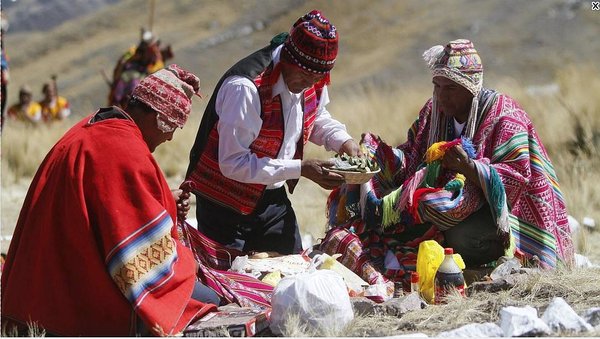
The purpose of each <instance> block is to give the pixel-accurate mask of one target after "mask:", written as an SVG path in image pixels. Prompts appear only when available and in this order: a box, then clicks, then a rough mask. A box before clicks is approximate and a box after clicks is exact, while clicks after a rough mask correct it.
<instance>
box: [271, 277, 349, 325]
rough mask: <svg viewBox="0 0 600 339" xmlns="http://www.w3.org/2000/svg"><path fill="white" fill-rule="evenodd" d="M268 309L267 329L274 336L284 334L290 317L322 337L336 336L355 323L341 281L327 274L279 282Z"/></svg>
mask: <svg viewBox="0 0 600 339" xmlns="http://www.w3.org/2000/svg"><path fill="white" fill-rule="evenodd" d="M271 306H272V307H273V310H272V312H271V325H270V327H271V331H273V333H274V334H277V335H282V334H284V333H283V332H284V331H285V326H286V324H287V323H288V319H289V318H290V317H298V318H299V319H298V320H299V322H300V323H301V324H303V325H307V326H308V327H309V328H310V329H314V330H315V331H320V333H324V334H335V333H337V332H339V331H340V330H342V329H343V328H344V327H345V326H346V325H347V324H348V323H349V322H350V321H352V319H354V312H353V311H352V305H351V304H350V297H349V296H348V291H347V289H346V284H345V283H344V280H343V279H342V277H341V276H340V275H339V274H337V273H335V272H333V271H329V270H317V271H314V272H310V273H301V274H298V275H295V276H293V277H287V278H283V279H281V281H280V282H279V284H278V285H277V287H276V288H275V291H274V292H273V298H272V300H271Z"/></svg>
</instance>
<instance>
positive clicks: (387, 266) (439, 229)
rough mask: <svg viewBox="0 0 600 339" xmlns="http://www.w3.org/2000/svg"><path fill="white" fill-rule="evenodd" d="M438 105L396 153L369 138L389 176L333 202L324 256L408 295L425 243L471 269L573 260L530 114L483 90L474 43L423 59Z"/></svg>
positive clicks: (344, 191) (459, 43)
mask: <svg viewBox="0 0 600 339" xmlns="http://www.w3.org/2000/svg"><path fill="white" fill-rule="evenodd" d="M424 58H425V60H426V61H427V63H428V65H429V67H430V69H431V71H432V82H433V96H432V98H431V99H429V100H428V101H427V102H426V103H425V105H424V106H423V108H422V109H421V111H420V113H419V116H418V118H417V119H416V121H415V122H414V124H413V125H412V126H411V127H410V129H409V130H408V138H407V141H406V142H405V143H404V144H402V145H400V146H398V147H390V146H388V145H386V144H385V143H384V142H383V141H382V140H381V139H380V138H379V137H377V136H375V135H373V134H365V135H364V136H363V140H362V141H361V143H362V144H363V145H364V146H365V147H366V148H367V149H368V150H369V154H370V156H373V157H374V158H375V159H377V161H378V163H379V164H380V167H381V168H382V171H381V172H380V174H378V175H376V176H375V177H374V178H373V179H371V181H370V182H369V183H367V184H365V185H362V186H350V185H344V186H342V187H341V188H340V189H338V190H335V191H334V192H332V194H331V195H330V197H329V201H328V211H329V224H330V226H331V227H332V229H331V230H330V231H329V232H328V234H327V236H326V239H325V240H324V241H323V243H322V244H321V249H322V250H324V251H325V252H328V253H330V254H333V253H334V252H340V253H342V254H343V256H342V259H341V261H342V262H344V263H345V264H346V265H347V266H348V267H349V268H350V269H352V270H354V271H355V272H357V273H359V274H360V275H361V276H362V277H363V279H365V280H367V281H369V282H370V283H374V282H376V281H378V280H379V281H381V280H383V279H382V276H381V273H382V272H383V273H384V275H385V277H386V278H390V279H393V280H396V281H403V282H404V283H405V287H408V286H410V283H409V278H410V271H414V270H415V264H416V257H417V250H418V247H419V244H420V243H421V242H422V241H424V240H430V239H433V240H436V241H438V243H440V244H441V245H442V246H445V247H453V248H454V253H459V254H460V255H461V256H462V258H463V259H464V261H465V263H466V266H467V268H478V267H482V266H490V267H493V265H494V262H495V261H496V260H497V259H498V258H499V257H501V256H503V255H507V256H509V257H512V256H517V257H519V258H520V259H522V260H523V261H532V262H536V263H537V264H538V265H540V266H541V267H543V268H554V267H556V266H557V265H558V263H559V262H562V263H564V264H567V265H570V264H571V263H572V261H573V256H574V249H573V243H572V240H571V237H570V230H569V224H568V222H567V212H566V208H565V202H564V199H563V195H562V193H561V191H560V188H559V186H558V180H557V177H556V173H555V171H554V168H553V165H552V163H551V161H550V159H549V157H548V154H547V153H546V150H545V149H544V146H543V144H542V142H541V140H540V138H539V136H538V135H537V133H536V131H535V129H534V127H533V123H532V122H531V119H530V118H529V116H528V114H527V113H526V112H525V110H524V109H523V108H522V107H521V106H520V105H519V104H518V103H517V102H516V101H515V100H514V99H512V98H511V97H509V96H508V95H505V94H502V93H499V92H497V91H495V90H492V89H487V88H484V87H483V65H482V63H481V58H480V56H479V54H478V53H477V51H476V50H475V47H474V46H473V44H472V43H471V42H470V41H469V40H464V39H461V40H455V41H451V42H449V43H448V44H447V45H446V46H434V47H432V48H431V49H429V50H428V51H426V52H425V53H424Z"/></svg>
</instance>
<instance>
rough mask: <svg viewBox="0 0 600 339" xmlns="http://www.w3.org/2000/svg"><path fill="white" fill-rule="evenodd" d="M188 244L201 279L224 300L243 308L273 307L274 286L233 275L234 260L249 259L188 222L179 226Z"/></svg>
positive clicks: (244, 276) (237, 274) (241, 275)
mask: <svg viewBox="0 0 600 339" xmlns="http://www.w3.org/2000/svg"><path fill="white" fill-rule="evenodd" d="M177 226H178V228H179V231H180V232H181V239H182V240H183V242H184V244H185V245H186V246H187V247H189V248H191V249H192V252H193V253H194V257H195V258H196V262H197V263H198V267H199V270H198V278H199V280H200V281H202V283H203V284H205V285H207V286H209V287H210V288H212V289H213V290H214V291H215V292H216V293H217V294H218V295H219V297H221V299H223V300H225V301H226V302H228V303H236V304H238V305H240V306H242V307H253V308H260V309H266V308H270V307H271V297H272V295H273V286H271V285H269V284H267V283H264V282H262V281H260V280H258V279H256V278H253V277H250V276H248V275H245V274H241V273H235V272H229V271H227V269H229V268H231V263H232V262H233V260H234V259H235V258H236V257H237V256H240V255H245V253H242V252H240V251H237V250H235V249H231V248H226V247H225V246H223V245H221V244H219V243H218V242H216V241H213V240H211V239H209V238H208V237H206V236H205V235H203V234H202V233H200V232H199V231H198V230H197V229H195V228H193V227H191V226H190V225H189V224H188V223H187V222H179V224H178V225H177Z"/></svg>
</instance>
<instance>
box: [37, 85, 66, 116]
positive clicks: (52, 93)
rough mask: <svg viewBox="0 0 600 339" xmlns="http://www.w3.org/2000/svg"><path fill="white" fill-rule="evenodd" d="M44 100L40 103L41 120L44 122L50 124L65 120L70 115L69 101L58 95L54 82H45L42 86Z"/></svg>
mask: <svg viewBox="0 0 600 339" xmlns="http://www.w3.org/2000/svg"><path fill="white" fill-rule="evenodd" d="M42 94H43V95H44V98H43V99H42V101H40V105H41V106H42V119H43V120H44V121H45V122H52V121H58V120H63V119H66V118H67V117H68V116H69V115H71V108H69V101H68V100H67V99H66V98H65V97H62V96H59V95H58V90H57V88H56V81H52V82H47V83H45V84H44V85H43V86H42Z"/></svg>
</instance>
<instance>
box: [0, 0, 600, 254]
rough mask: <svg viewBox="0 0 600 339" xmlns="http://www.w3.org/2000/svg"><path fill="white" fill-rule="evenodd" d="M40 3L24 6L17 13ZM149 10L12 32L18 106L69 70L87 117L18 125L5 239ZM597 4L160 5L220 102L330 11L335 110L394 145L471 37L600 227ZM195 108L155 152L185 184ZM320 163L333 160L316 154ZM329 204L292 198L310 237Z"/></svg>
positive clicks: (111, 11) (141, 7)
mask: <svg viewBox="0 0 600 339" xmlns="http://www.w3.org/2000/svg"><path fill="white" fill-rule="evenodd" d="M32 1H35V0H27V1H24V0H19V1H18V2H17V3H16V4H15V5H13V6H11V7H17V6H25V5H30V4H31V2H32ZM149 3H150V2H149V1H144V0H129V1H121V2H118V3H116V4H114V5H108V6H105V7H102V8H101V9H100V10H98V11H96V12H94V13H91V14H86V15H84V16H80V17H77V18H75V19H72V20H69V21H66V22H65V23H64V24H62V25H59V26H56V27H54V28H52V29H48V30H45V31H29V32H12V33H11V32H10V31H9V32H8V34H7V35H6V37H5V43H6V49H7V51H8V54H9V56H10V58H11V82H10V85H9V103H12V102H14V101H15V99H16V93H17V91H18V88H19V87H20V86H21V85H22V84H25V83H27V84H29V85H30V86H32V87H33V88H34V90H35V91H36V93H34V95H35V96H36V98H37V99H40V98H41V93H39V91H40V90H41V85H42V83H43V82H44V81H48V80H49V78H50V75H52V74H57V75H58V84H59V92H60V94H61V95H63V96H66V97H68V98H69V100H70V101H71V102H72V108H73V111H74V115H75V116H74V117H72V118H71V119H70V120H68V121H66V122H64V123H62V124H57V125H54V126H51V127H44V128H41V129H31V128H27V127H24V126H17V125H15V124H12V125H11V124H10V122H9V124H8V125H6V126H5V128H6V130H5V131H4V133H3V134H4V135H3V136H2V232H1V233H2V235H5V234H10V233H11V232H12V227H14V223H15V221H16V218H17V214H18V210H19V209H20V205H21V203H22V199H23V196H24V193H25V192H24V189H25V188H26V187H27V186H28V182H29V180H31V176H32V175H33V173H34V172H35V170H36V169H37V166H38V164H39V163H40V162H41V160H42V158H43V156H44V155H45V153H46V152H47V151H48V150H49V148H50V147H51V145H53V144H54V142H55V141H56V140H57V139H58V138H59V137H60V135H62V133H63V132H64V131H65V130H66V129H67V128H68V127H69V126H70V125H72V124H73V123H74V122H75V121H76V120H77V119H78V117H81V116H83V115H85V114H88V113H90V112H91V111H92V110H95V109H96V108H97V107H99V106H103V105H105V104H106V96H107V92H108V91H107V85H106V84H105V83H104V80H103V79H102V76H101V73H100V72H101V71H105V72H106V73H107V74H110V73H111V72H112V68H113V66H114V63H115V61H116V59H117V58H118V56H119V55H120V54H121V53H123V52H124V51H125V50H126V49H127V48H128V47H130V46H131V45H133V44H135V43H136V42H137V41H138V39H139V29H140V27H141V26H147V25H148V11H149ZM589 6H590V3H589V2H586V1H560V0H547V1H524V0H520V1H519V0H506V1H499V0H498V1H493V0H480V1H476V0H454V1H433V0H414V1H396V0H374V1H362V0H345V1H342V0H337V1H315V0H307V1H293V0H254V1H246V0H244V1H242V0H227V1H216V0H214V1H208V0H203V1H199V0H173V1H156V13H155V17H154V31H155V33H157V34H158V35H159V37H160V38H161V40H162V41H163V43H164V44H169V43H170V44H172V46H173V49H174V52H175V58H174V60H173V62H174V63H177V64H179V65H181V66H182V67H184V68H188V69H190V70H192V71H193V72H195V73H196V74H198V75H199V76H200V78H201V79H202V84H203V92H204V93H205V94H206V95H207V96H209V95H211V94H212V90H213V87H214V85H215V84H216V82H217V80H218V78H219V77H220V76H221V74H222V73H223V71H225V70H226V69H227V68H228V67H229V66H230V65H231V64H233V63H234V62H235V61H237V60H238V59H239V58H241V57H243V56H245V55H246V54H248V53H250V52H251V51H253V50H255V49H257V48H259V47H262V46H263V45H264V44H265V43H266V42H268V41H269V39H270V38H271V37H272V36H273V35H275V34H276V33H279V32H281V31H287V30H288V29H289V27H290V25H291V24H292V23H293V22H294V21H295V20H296V19H297V18H298V17H299V16H300V15H302V14H304V13H305V12H307V11H308V10H310V9H313V8H319V9H321V10H322V11H323V12H324V13H325V15H326V16H328V17H329V18H330V19H331V21H332V22H333V23H334V24H335V25H336V26H337V28H338V30H339V32H340V54H339V56H338V61H337V62H336V67H335V69H334V71H333V74H332V82H333V83H332V86H331V97H332V103H331V104H330V106H329V109H330V111H331V112H332V113H333V114H334V116H336V117H338V118H339V119H340V120H341V121H343V122H344V123H345V124H346V125H347V127H348V129H349V131H350V133H351V134H352V135H354V136H355V137H357V138H358V137H360V134H361V133H362V132H365V131H372V132H375V133H378V134H380V135H381V136H382V137H383V138H384V139H385V140H386V141H388V142H389V143H391V144H398V143H400V142H402V141H403V140H404V139H405V134H406V129H407V127H408V125H409V124H410V123H411V122H412V120H413V119H414V117H415V115H416V113H417V112H418V110H419V108H420V106H421V105H422V104H423V103H424V101H425V100H426V99H427V98H428V97H429V96H430V94H431V86H430V81H431V79H430V76H429V74H428V72H427V70H426V68H425V66H424V63H423V62H422V61H421V53H422V52H423V51H424V50H425V49H427V48H428V47H430V46H432V45H434V44H443V43H445V42H447V41H448V40H450V39H454V38H459V37H464V38H469V39H471V40H473V41H474V42H475V44H476V47H477V49H478V50H479V52H480V54H481V56H482V59H483V63H484V66H485V83H486V85H487V86H489V87H493V88H498V89H500V90H503V91H505V92H508V93H509V94H511V95H512V96H514V97H515V98H517V99H518V100H519V101H520V102H521V103H522V104H523V106H524V107H525V108H526V109H527V110H528V111H529V112H530V114H531V116H532V119H533V121H534V123H535V125H536V128H537V130H538V132H539V133H540V135H541V137H542V140H543V141H544V143H545V145H546V146H547V148H548V151H549V152H550V155H551V158H552V160H553V161H554V162H555V165H556V167H557V172H558V175H559V178H560V179H561V184H562V186H563V190H564V191H565V196H566V198H567V202H568V206H569V213H571V214H573V215H574V216H576V217H577V218H578V219H581V218H582V217H583V216H588V215H589V216H592V217H594V218H595V219H596V220H600V214H599V212H598V211H600V190H598V189H597V188H595V187H594V186H593V185H591V183H593V182H598V180H600V171H598V170H597V168H599V167H598V165H600V164H598V159H600V157H598V149H597V146H598V144H600V141H597V142H595V143H594V141H593V140H594V135H600V132H599V131H600V121H599V119H600V118H599V117H600V103H599V100H598V99H597V98H596V97H597V94H596V93H598V92H600V79H599V78H598V76H597V74H598V70H597V68H596V67H594V66H593V63H594V62H595V60H596V58H597V55H599V54H600V44H597V43H592V42H593V41H596V40H597V32H599V31H600V20H599V19H600V17H599V15H600V14H599V12H593V11H591V9H590V8H589ZM9 14H10V12H9ZM9 19H10V16H9ZM194 100H195V102H194V112H195V113H194V116H193V117H192V118H191V121H190V123H189V124H188V126H187V127H186V128H185V129H183V130H182V131H180V132H177V135H176V136H175V140H174V141H173V142H171V143H168V144H166V145H164V146H161V147H160V148H159V149H158V150H157V152H156V157H157V158H158V160H159V162H160V164H161V166H162V167H163V169H164V171H165V173H166V174H167V176H168V177H169V178H170V181H171V182H172V184H173V185H177V184H179V183H180V182H181V179H182V175H183V172H184V171H185V168H186V166H187V157H188V152H189V149H190V147H191V144H192V143H193V140H194V136H195V133H196V130H197V126H198V121H199V119H200V116H201V114H202V111H203V109H204V105H205V103H206V102H207V101H208V100H206V99H205V100H203V101H202V100H198V99H194ZM577 120H578V121H580V123H581V126H582V129H581V130H580V131H577V130H576V124H575V122H576V121H577ZM575 132H577V133H575ZM575 134H579V137H580V142H579V144H578V145H579V146H577V147H576V150H580V151H581V149H583V148H586V147H587V149H588V150H587V151H585V152H580V154H579V155H578V156H573V155H572V153H571V152H570V151H569V150H570V149H573V148H572V147H571V148H570V145H572V144H573V142H574V141H576V140H577V138H576V136H575ZM596 139H600V136H599V137H597V138H596ZM307 156H312V157H328V156H330V155H329V154H326V153H325V152H324V151H322V150H320V149H318V148H317V147H314V146H310V147H308V149H307ZM326 197H327V192H326V191H324V190H322V189H320V188H318V187H316V185H314V184H312V183H310V182H307V181H306V180H301V181H300V185H299V187H298V189H297V190H296V193H295V194H294V195H293V197H292V201H293V203H294V205H295V206H296V209H297V211H298V215H299V219H300V222H301V224H302V228H303V230H304V231H305V232H309V233H312V234H313V235H315V236H316V237H318V236H320V235H321V234H322V232H323V230H324V223H325V217H324V214H325V211H324V204H325V200H326ZM2 245H3V248H6V245H7V243H6V242H3V243H2ZM599 259H600V255H599Z"/></svg>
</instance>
